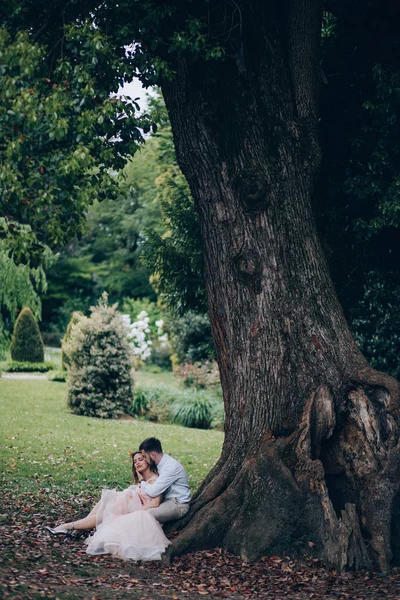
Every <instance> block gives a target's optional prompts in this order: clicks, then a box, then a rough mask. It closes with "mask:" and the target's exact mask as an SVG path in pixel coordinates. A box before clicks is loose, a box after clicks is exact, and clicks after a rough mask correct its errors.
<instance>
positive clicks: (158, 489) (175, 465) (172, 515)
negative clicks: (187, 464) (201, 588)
mask: <svg viewBox="0 0 400 600" xmlns="http://www.w3.org/2000/svg"><path fill="white" fill-rule="evenodd" d="M132 475H133V480H134V482H135V485H131V486H130V487H128V488H127V489H126V490H124V491H123V492H117V491H116V490H108V489H106V490H103V491H102V494H101V499H100V502H98V503H97V504H96V506H95V507H94V508H93V509H92V510H91V512H90V513H89V514H88V516H87V517H85V518H84V519H80V520H79V521H73V522H70V523H62V524H61V525H59V526H58V527H56V528H55V529H51V528H50V527H46V529H47V530H48V531H49V532H50V533H51V534H52V535H59V534H60V535H67V536H71V537H72V536H76V534H75V533H73V532H78V535H79V532H83V531H84V530H88V529H93V528H96V531H95V533H94V534H93V535H92V536H90V537H89V538H88V539H87V540H86V544H87V549H86V552H87V553H88V554H114V555H115V556H118V557H119V558H123V559H125V560H128V559H131V560H160V558H161V554H162V553H163V552H164V551H165V549H166V547H167V546H169V544H170V543H171V542H170V541H169V540H168V539H167V538H166V537H165V535H164V532H163V530H162V527H161V525H160V523H166V522H167V521H175V520H176V519H180V518H181V517H183V516H184V515H185V514H186V513H187V512H188V510H189V501H190V490H189V484H188V478H187V475H186V471H185V469H184V468H183V466H182V465H181V464H180V463H179V462H178V461H177V460H175V459H174V458H172V457H171V456H168V454H164V453H163V451H162V447H161V442H160V440H158V439H156V438H148V439H146V440H144V441H143V442H142V443H141V444H140V446H139V450H138V452H135V453H134V454H132Z"/></svg>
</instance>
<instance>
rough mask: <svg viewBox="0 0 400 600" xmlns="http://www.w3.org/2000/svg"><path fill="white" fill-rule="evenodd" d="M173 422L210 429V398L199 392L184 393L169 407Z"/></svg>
mask: <svg viewBox="0 0 400 600" xmlns="http://www.w3.org/2000/svg"><path fill="white" fill-rule="evenodd" d="M170 415H171V418H172V420H173V422H174V423H177V424H179V425H183V426H184V427H195V428H196V429H210V427H211V422H212V417H213V415H212V403H211V400H210V399H209V398H208V397H207V396H206V395H204V394H202V393H200V392H194V393H192V394H185V396H183V397H182V398H181V399H180V400H177V401H176V402H174V403H173V404H172V406H171V407H170Z"/></svg>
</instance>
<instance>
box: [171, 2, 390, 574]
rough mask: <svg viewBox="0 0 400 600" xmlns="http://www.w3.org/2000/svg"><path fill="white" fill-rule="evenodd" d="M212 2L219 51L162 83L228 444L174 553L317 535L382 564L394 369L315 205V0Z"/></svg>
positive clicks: (325, 553) (267, 549)
mask: <svg viewBox="0 0 400 600" xmlns="http://www.w3.org/2000/svg"><path fill="white" fill-rule="evenodd" d="M215 6H216V8H215V9H214V10H215V11H216V12H215V13H213V12H211V13H210V32H211V36H213V35H214V37H215V39H219V38H220V39H224V43H225V47H226V48H228V56H227V57H226V59H225V60H224V61H217V60H212V59H210V60H208V61H206V60H200V59H194V58H193V59H189V58H187V57H184V56H181V57H180V58H178V59H177V62H176V76H175V77H174V79H173V80H169V81H168V80H166V81H164V82H163V85H162V88H163V93H164V96H165V100H166V104H167V108H168V112H169V115H170V119H171V124H172V129H173V133H174V138H175V144H176V150H177V157H178V162H179V164H180V166H181V168H182V171H183V172H184V174H185V176H186V178H187V180H188V182H189V185H190V188H191V191H192V194H193V198H194V200H195V203H196V207H197V209H198V211H199V214H200V221H201V228H202V236H203V241H204V251H205V279H206V287H207V295H208V303H209V313H210V319H211V324H212V331H213V339H214V344H215V348H216V353H217V359H218V364H219V369H220V375H221V382H222V389H223V395H224V402H225V410H226V424H225V441H224V446H223V450H222V455H221V458H220V459H219V461H218V463H217V464H216V466H215V467H214V469H213V470H212V471H211V473H210V474H209V475H208V477H207V478H206V480H205V481H204V482H203V484H202V486H201V487H200V489H199V491H198V493H197V494H196V497H195V498H194V501H193V504H192V508H191V511H190V513H189V516H188V517H187V518H185V519H184V520H183V521H182V525H184V526H185V527H184V529H183V531H182V532H181V533H180V535H179V536H178V537H177V539H176V540H175V542H174V544H173V545H172V547H171V550H170V557H173V556H174V555H177V554H182V553H184V552H187V551H190V550H193V549H198V548H208V547H212V546H214V545H219V546H223V547H224V548H226V549H228V550H230V551H232V552H234V553H236V554H239V555H240V556H241V557H242V558H243V559H244V560H248V561H253V560H256V559H257V558H259V557H260V556H261V555H262V554H265V553H271V552H277V551H282V552H285V553H288V552H293V551H300V552H303V551H304V552H305V551H308V552H310V546H312V551H313V552H314V555H317V556H320V557H322V558H323V559H324V560H325V561H327V562H328V563H329V564H332V565H334V566H336V567H338V568H340V569H343V568H356V569H358V568H362V567H371V566H375V567H376V568H378V569H381V570H384V569H387V568H388V566H389V564H390V562H391V559H392V553H393V550H396V548H395V545H396V543H398V542H397V541H396V535H393V532H394V531H397V530H398V527H399V526H398V514H399V508H398V506H399V475H400V448H399V413H398V399H399V386H398V383H397V382H396V381H395V380H393V379H392V378H390V377H388V376H386V375H384V374H382V373H378V372H375V371H373V370H372V369H371V368H370V367H369V365H368V364H367V362H366V361H365V359H364V357H363V356H362V355H361V353H360V352H359V350H358V349H357V347H356V345H355V343H354V341H353V339H352V336H351V334H350V331H349V329H348V326H347V323H346V320H345V317H344V315H343V312H342V309H341V307H340V305H339V302H338V300H337V297H336V294H335V290H334V288H333V284H332V281H331V278H330V274H329V271H328V267H327V263H326V260H325V257H324V255H323V251H322V249H321V244H320V242H319V239H318V235H317V232H316V227H315V222H314V216H313V213H312V208H311V199H312V194H313V186H314V181H315V178H316V176H317V173H318V167H319V163H320V148H319V144H318V88H319V78H320V74H319V56H318V48H319V31H320V18H321V7H320V6H319V3H318V2H316V1H315V0H293V1H292V2H287V3H282V2H278V1H276V2H275V1H271V2H261V1H259V2H257V1H249V2H244V1H243V2H240V1H239V0H238V1H237V2H233V1H232V2H220V3H216V4H215ZM222 6H223V7H224V10H225V12H224V14H225V15H227V13H226V11H227V10H228V8H229V7H231V13H229V14H228V15H227V17H226V19H225V25H226V26H223V25H222V24H223V23H224V21H223V20H222V21H221V18H220V13H219V12H218V10H217V9H218V7H219V8H220V9H221V7H222ZM227 7H228V8H227ZM221 10H222V9H221ZM228 12H229V11H228ZM228 17H229V18H228ZM221 23H222V24H221ZM396 528H397V529H396ZM397 539H398V536H397ZM310 542H311V544H310Z"/></svg>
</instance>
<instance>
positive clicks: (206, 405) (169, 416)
mask: <svg viewBox="0 0 400 600" xmlns="http://www.w3.org/2000/svg"><path fill="white" fill-rule="evenodd" d="M223 412H224V410H223V403H222V401H221V399H220V397H219V396H218V395H217V394H213V393H210V392H205V391H204V392H198V391H197V390H182V389H176V388H172V387H161V386H157V385H146V386H143V385H141V386H139V387H138V388H135V394H134V399H133V402H132V404H131V407H130V409H129V414H131V415H132V416H134V417H143V418H144V419H146V420H148V421H157V422H160V423H168V422H169V421H171V420H172V422H174V423H178V424H180V425H183V426H185V427H196V428H198V429H208V428H210V427H211V425H213V426H215V427H219V428H221V426H222V425H223V422H224V415H223Z"/></svg>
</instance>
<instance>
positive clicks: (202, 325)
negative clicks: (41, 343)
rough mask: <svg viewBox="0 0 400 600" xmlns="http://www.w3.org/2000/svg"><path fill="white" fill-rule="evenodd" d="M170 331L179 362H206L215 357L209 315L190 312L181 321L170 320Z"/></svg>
mask: <svg viewBox="0 0 400 600" xmlns="http://www.w3.org/2000/svg"><path fill="white" fill-rule="evenodd" d="M168 330H169V332H170V334H171V343H172V346H173V348H174V351H175V353H176V355H177V358H178V360H179V362H184V361H187V362H196V361H205V360H207V359H210V358H213V357H214V347H213V344H212V338H211V326H210V319H209V317H208V315H207V314H197V313H195V312H193V311H189V312H187V313H186V314H185V315H183V316H182V317H180V318H179V319H169V320H168Z"/></svg>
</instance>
